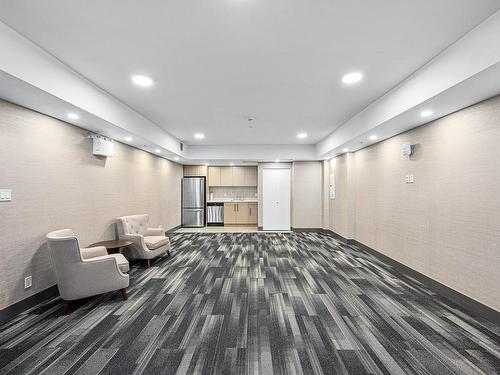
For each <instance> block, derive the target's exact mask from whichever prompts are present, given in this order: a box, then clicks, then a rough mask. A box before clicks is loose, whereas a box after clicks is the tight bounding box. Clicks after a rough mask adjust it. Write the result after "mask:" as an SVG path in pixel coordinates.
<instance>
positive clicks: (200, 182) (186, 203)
mask: <svg viewBox="0 0 500 375" xmlns="http://www.w3.org/2000/svg"><path fill="white" fill-rule="evenodd" d="M182 226H183V227H191V228H201V227H204V226H205V177H184V178H183V179H182Z"/></svg>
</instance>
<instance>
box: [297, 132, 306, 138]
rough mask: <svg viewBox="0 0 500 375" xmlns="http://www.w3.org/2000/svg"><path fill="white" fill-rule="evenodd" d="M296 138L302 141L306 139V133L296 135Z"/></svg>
mask: <svg viewBox="0 0 500 375" xmlns="http://www.w3.org/2000/svg"><path fill="white" fill-rule="evenodd" d="M297 138H298V139H304V138H307V133H299V134H297Z"/></svg>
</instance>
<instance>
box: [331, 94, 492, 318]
mask: <svg viewBox="0 0 500 375" xmlns="http://www.w3.org/2000/svg"><path fill="white" fill-rule="evenodd" d="M403 143H411V144H412V145H413V155H412V156H411V158H410V159H407V158H405V157H403V156H402V155H401V151H400V149H401V144H403ZM499 144H500V96H498V97H494V98H492V99H489V100H487V101H484V102H481V103H478V104H476V105H474V106H472V107H469V108H466V109H463V110H461V111H458V112H456V113H453V114H450V115H448V116H446V117H443V118H441V119H439V120H436V121H433V122H431V123H429V124H426V125H424V126H421V127H418V128H415V129H412V130H410V131H408V132H405V133H402V134H400V135H398V136H395V137H393V138H390V139H388V140H385V141H383V142H380V143H377V144H375V145H373V146H371V147H367V148H365V149H362V150H360V151H357V152H355V153H354V164H353V166H354V168H353V171H354V176H353V177H354V202H355V204H354V206H355V213H354V220H355V237H354V238H355V239H356V240H357V241H359V242H361V243H363V244H365V245H367V246H369V247H371V248H373V249H375V250H376V251H379V252H380V253H382V254H384V255H386V256H388V257H390V258H392V259H394V260H396V261H398V262H400V263H403V264H405V265H406V266H408V267H410V268H412V269H414V270H416V271H418V272H420V273H422V274H424V275H426V276H428V277H430V278H432V279H434V280H436V281H438V282H440V283H442V284H444V285H446V286H448V287H450V288H452V289H454V290H456V291H458V292H460V293H462V294H465V295H467V296H468V297H470V298H473V299H475V300H477V301H479V302H481V303H483V304H485V305H487V306H489V307H491V308H493V309H496V310H499V311H500V289H499V288H498V285H500V272H499V270H500V173H499V172H498V171H500V148H499V146H498V145H499ZM331 171H335V174H336V184H337V197H336V199H335V200H334V201H331V202H330V203H331V206H330V209H331V212H330V214H331V216H332V220H333V222H332V225H331V229H332V230H333V231H335V232H337V233H339V234H341V235H343V236H344V235H345V233H346V227H347V224H346V222H345V220H344V221H343V217H344V215H343V213H344V212H345V211H346V209H347V208H346V207H347V206H348V203H347V199H348V195H347V193H346V186H347V185H348V176H347V155H342V156H340V157H338V158H336V159H334V160H332V161H331ZM411 174H413V175H414V177H415V183H413V184H407V183H405V176H406V175H411Z"/></svg>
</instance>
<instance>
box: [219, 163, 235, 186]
mask: <svg viewBox="0 0 500 375" xmlns="http://www.w3.org/2000/svg"><path fill="white" fill-rule="evenodd" d="M220 186H233V168H232V167H220Z"/></svg>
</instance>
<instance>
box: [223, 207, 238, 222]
mask: <svg viewBox="0 0 500 375" xmlns="http://www.w3.org/2000/svg"><path fill="white" fill-rule="evenodd" d="M226 224H236V204H235V203H224V225H226Z"/></svg>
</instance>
